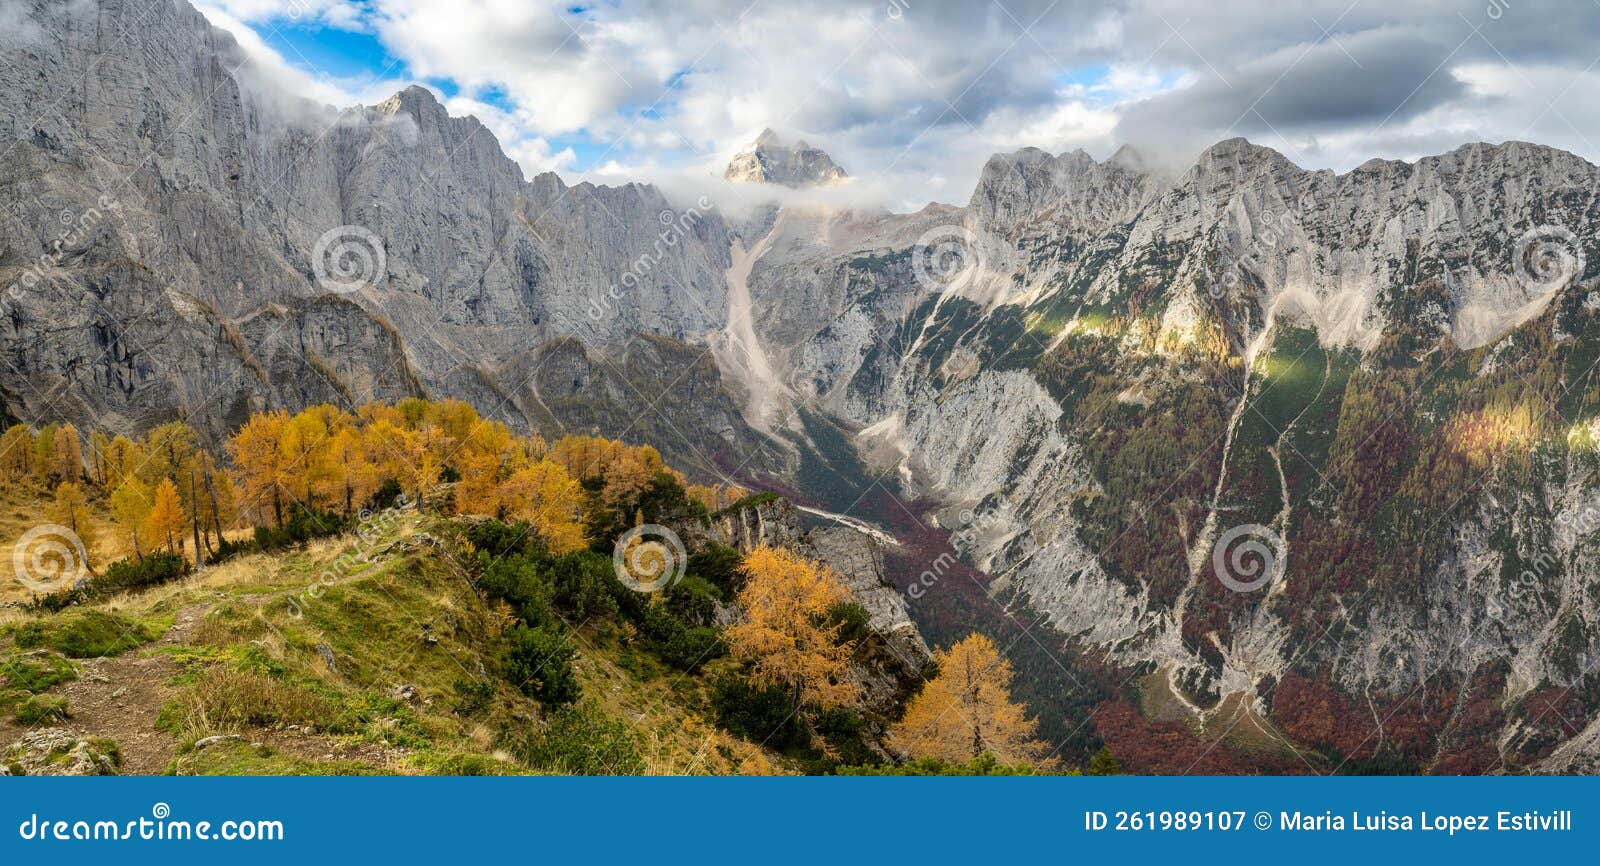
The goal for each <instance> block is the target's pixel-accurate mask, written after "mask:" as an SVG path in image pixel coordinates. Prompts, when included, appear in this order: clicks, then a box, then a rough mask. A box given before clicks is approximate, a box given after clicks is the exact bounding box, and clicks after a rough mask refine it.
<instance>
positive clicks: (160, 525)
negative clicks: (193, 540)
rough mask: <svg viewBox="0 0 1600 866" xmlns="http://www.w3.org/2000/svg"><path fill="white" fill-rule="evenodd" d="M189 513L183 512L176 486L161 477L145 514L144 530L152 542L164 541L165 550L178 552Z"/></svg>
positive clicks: (169, 480)
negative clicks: (147, 512) (148, 510)
mask: <svg viewBox="0 0 1600 866" xmlns="http://www.w3.org/2000/svg"><path fill="white" fill-rule="evenodd" d="M188 520H189V515H187V514H185V513H184V512H183V502H182V500H180V499H179V498H178V486H177V485H176V484H173V483H172V479H171V478H163V479H161V483H160V484H157V485H156V492H155V496H154V498H153V499H152V500H151V504H150V513H149V514H148V515H146V516H145V520H144V531H145V535H146V537H148V538H149V539H150V541H151V542H152V543H163V542H164V543H165V544H166V546H167V550H169V551H172V552H173V553H176V552H178V550H179V549H180V548H181V547H182V544H183V529H184V524H185V523H187V522H188Z"/></svg>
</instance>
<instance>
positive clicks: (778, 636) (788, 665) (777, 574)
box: [727, 546, 859, 709]
mask: <svg viewBox="0 0 1600 866" xmlns="http://www.w3.org/2000/svg"><path fill="white" fill-rule="evenodd" d="M740 570H741V571H742V572H743V573H744V575H745V578H746V580H745V584H744V587H743V588H742V589H740V590H739V606H740V607H741V608H742V609H743V610H744V619H743V621H741V622H739V623H737V624H735V625H733V626H730V627H729V628H728V631H727V641H728V647H729V649H730V651H731V652H732V653H733V655H734V657H735V658H739V659H743V660H746V661H750V662H753V663H754V668H753V670H752V673H751V679H752V680H753V681H754V682H756V683H757V684H758V685H769V686H770V685H778V686H783V687H784V688H786V689H788V690H789V694H790V697H791V699H792V701H793V703H794V706H795V707H803V706H816V707H821V708H823V709H828V708H832V707H839V706H845V705H848V704H850V703H852V702H854V701H855V700H856V698H857V696H858V691H859V690H858V688H857V686H856V684H855V682H853V681H852V680H851V679H850V676H849V670H848V668H849V662H850V654H851V652H852V650H853V648H854V647H853V642H850V641H841V640H840V639H839V630H840V625H839V624H837V623H832V622H830V617H829V614H830V612H831V611H832V610H833V608H834V607H835V606H836V605H838V604H840V603H842V602H845V601H848V600H849V592H848V591H846V590H845V588H844V585H843V584H841V583H840V582H839V580H838V578H836V577H835V576H834V575H833V572H831V571H830V570H829V569H828V568H827V566H825V565H822V564H821V563H818V562H813V561H811V560H809V559H806V558H804V557H801V556H796V555H794V554H792V553H789V552H788V551H784V550H778V549H775V548H771V547H764V546H763V547H758V548H756V549H755V550H753V551H751V552H750V554H749V555H748V556H746V557H745V558H744V563H743V564H742V565H741V567H740Z"/></svg>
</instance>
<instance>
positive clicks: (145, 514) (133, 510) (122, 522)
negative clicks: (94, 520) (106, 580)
mask: <svg viewBox="0 0 1600 866" xmlns="http://www.w3.org/2000/svg"><path fill="white" fill-rule="evenodd" d="M149 517H150V488H149V486H148V485H146V484H145V483H144V482H143V481H140V480H139V479H138V478H137V477H135V476H133V475H129V476H127V477H126V478H124V479H123V481H122V483H121V484H118V485H117V489H116V490H113V491H111V519H113V520H115V521H116V522H117V527H118V528H119V529H121V530H122V536H123V540H124V541H125V542H127V545H128V546H129V547H131V548H132V549H133V555H134V556H135V557H136V558H138V559H144V552H145V550H146V549H147V548H148V546H149V545H148V538H149V536H147V535H144V534H143V533H144V526H145V522H146V521H147V520H148V519H149Z"/></svg>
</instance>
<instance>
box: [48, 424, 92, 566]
mask: <svg viewBox="0 0 1600 866" xmlns="http://www.w3.org/2000/svg"><path fill="white" fill-rule="evenodd" d="M74 435H76V434H74ZM50 519H51V520H53V521H55V522H56V523H58V524H60V525H62V526H65V527H67V528H68V529H70V530H72V532H73V533H74V534H75V535H77V536H78V540H79V541H82V542H83V549H84V552H85V555H86V556H87V554H88V553H89V552H90V551H92V550H93V549H94V541H95V532H94V523H93V521H92V520H91V519H90V512H89V500H88V498H87V497H85V496H84V495H83V490H82V488H80V487H78V485H76V484H74V483H72V482H71V481H63V482H61V483H60V484H58V485H56V499H55V502H54V503H53V504H52V505H51V507H50ZM85 565H88V563H85Z"/></svg>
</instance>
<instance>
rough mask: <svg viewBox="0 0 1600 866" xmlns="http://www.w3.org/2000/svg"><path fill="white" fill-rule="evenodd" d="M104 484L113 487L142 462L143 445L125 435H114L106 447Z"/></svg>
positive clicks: (132, 473) (131, 474)
mask: <svg viewBox="0 0 1600 866" xmlns="http://www.w3.org/2000/svg"><path fill="white" fill-rule="evenodd" d="M105 464H106V482H105V483H106V486H107V487H109V488H112V489H115V488H116V487H117V485H119V484H121V483H122V482H123V481H124V480H125V479H127V478H130V477H132V476H133V475H134V473H136V472H138V470H139V467H140V466H142V465H143V464H144V446H142V445H140V444H139V443H137V442H135V441H133V440H132V439H129V438H128V437H126V436H116V437H114V438H113V439H112V440H111V445H110V446H109V447H108V448H107V449H106V455H105Z"/></svg>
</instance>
